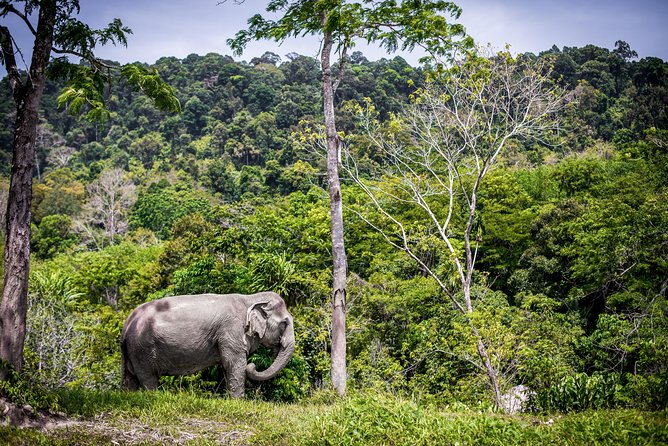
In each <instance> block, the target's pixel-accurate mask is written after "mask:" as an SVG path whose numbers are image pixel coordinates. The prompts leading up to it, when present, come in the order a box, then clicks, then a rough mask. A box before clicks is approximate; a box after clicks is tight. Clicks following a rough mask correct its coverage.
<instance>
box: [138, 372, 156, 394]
mask: <svg viewBox="0 0 668 446" xmlns="http://www.w3.org/2000/svg"><path fill="white" fill-rule="evenodd" d="M159 378H160V377H159V376H157V375H155V374H153V373H151V372H139V373H137V379H138V380H139V384H140V386H141V387H142V388H144V389H146V390H155V389H157V388H158V381H159Z"/></svg>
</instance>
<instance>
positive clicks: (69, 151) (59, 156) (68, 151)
mask: <svg viewBox="0 0 668 446" xmlns="http://www.w3.org/2000/svg"><path fill="white" fill-rule="evenodd" d="M75 153H76V149H75V148H74V147H69V146H65V145H59V146H57V147H54V148H52V149H51V151H50V152H49V156H47V157H46V162H47V163H48V164H50V165H52V166H53V167H55V168H56V169H58V168H60V167H66V166H67V165H68V164H69V163H70V160H71V159H72V157H73V156H74V154H75Z"/></svg>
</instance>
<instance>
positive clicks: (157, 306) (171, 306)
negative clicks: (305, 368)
mask: <svg viewBox="0 0 668 446" xmlns="http://www.w3.org/2000/svg"><path fill="white" fill-rule="evenodd" d="M260 345H264V346H265V347H269V348H271V349H273V351H274V352H275V353H276V358H275V359H274V362H273V363H272V365H271V366H270V367H269V368H268V369H267V370H264V371H262V372H258V371H257V370H255V364H253V363H250V364H248V365H247V364H246V362H247V358H248V356H249V355H250V354H252V353H253V352H254V351H255V350H256V349H257V348H258V347H259V346H260ZM294 349H295V334H294V327H293V322H292V316H291V315H290V313H288V310H287V308H286V306H285V302H284V301H283V299H282V298H281V297H280V296H279V295H278V294H276V293H272V292H264V293H257V294H252V295H242V294H225V295H221V294H201V295H192V296H172V297H165V298H163V299H158V300H154V301H152V302H147V303H145V304H143V305H140V306H139V307H137V308H136V309H135V310H134V311H133V312H132V313H131V314H130V316H129V317H128V319H127V321H125V325H124V326H123V333H122V335H121V355H122V363H123V387H124V388H125V389H128V390H136V389H139V388H146V389H155V388H157V386H158V380H159V378H160V377H161V376H163V375H185V374H190V373H194V372H197V371H198V370H202V369H204V368H206V367H209V366H212V365H214V364H222V366H223V368H224V369H225V378H226V382H227V387H228V390H229V392H230V395H231V396H233V397H236V398H239V397H242V396H243V395H244V385H245V378H246V377H248V378H249V379H251V380H253V381H265V380H268V379H271V378H273V377H274V376H276V375H277V374H278V372H280V371H281V370H282V369H283V367H285V365H286V364H287V363H288V361H289V360H290V357H291V356H292V353H293V352H294Z"/></svg>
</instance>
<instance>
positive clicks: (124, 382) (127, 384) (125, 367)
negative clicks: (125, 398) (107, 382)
mask: <svg viewBox="0 0 668 446" xmlns="http://www.w3.org/2000/svg"><path fill="white" fill-rule="evenodd" d="M121 386H122V388H123V389H125V390H137V389H139V380H138V379H137V376H136V375H135V373H134V369H133V367H132V361H130V358H128V346H127V343H126V340H125V337H122V338H121Z"/></svg>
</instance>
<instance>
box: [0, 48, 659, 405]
mask: <svg viewBox="0 0 668 446" xmlns="http://www.w3.org/2000/svg"><path fill="white" fill-rule="evenodd" d="M519 59H520V60H526V61H543V62H545V63H546V64H548V65H550V66H551V67H552V71H551V72H550V73H549V76H550V78H551V80H552V81H553V82H554V84H555V85H557V86H558V87H559V88H561V89H563V91H564V94H565V96H564V97H565V98H567V102H568V104H567V105H566V106H565V107H564V108H563V112H562V114H561V116H560V123H559V126H558V128H556V129H554V130H553V131H551V132H550V133H549V134H547V135H545V137H544V138H542V139H540V140H521V139H518V140H513V141H512V142H511V143H510V144H509V145H508V146H507V147H506V150H505V151H504V152H502V153H501V154H500V156H499V159H498V161H497V162H496V164H495V166H494V168H493V169H492V170H491V171H490V172H489V173H488V176H487V177H486V178H485V182H484V183H483V184H482V186H481V189H480V194H479V203H478V211H479V215H478V217H477V220H476V226H475V236H476V242H477V244H478V245H477V246H478V249H477V271H476V275H475V277H474V282H473V287H472V289H471V293H472V294H471V295H472V298H473V299H474V301H475V302H476V308H477V309H476V312H475V316H474V317H475V318H476V322H477V324H478V326H479V327H481V333H480V336H481V337H482V339H484V342H485V346H486V347H487V351H488V352H489V355H490V357H491V361H492V362H493V363H494V365H495V367H496V370H498V371H499V372H500V382H501V383H502V387H503V389H502V390H503V391H504V392H507V391H508V390H509V389H511V388H512V387H514V386H518V385H523V386H526V387H527V388H528V389H530V391H531V407H532V408H533V410H535V411H572V410H584V409H605V408H635V409H640V410H661V409H665V408H666V405H667V404H668V387H667V386H666V383H667V382H668V300H667V296H666V290H667V289H668V148H667V147H668V64H667V63H666V62H664V61H662V60H660V59H657V58H652V57H647V58H643V59H638V58H637V56H636V55H635V54H634V52H633V51H632V50H630V49H629V48H628V45H626V44H624V42H618V45H617V46H616V47H615V49H613V50H609V49H605V48H600V47H596V46H593V45H587V46H585V47H582V48H569V47H564V48H558V47H556V46H555V47H553V48H551V49H549V50H546V51H544V52H542V53H540V54H539V55H534V54H524V55H521V56H519ZM349 62H350V63H349V64H348V65H346V66H345V68H344V70H345V71H344V73H343V74H342V82H341V85H340V87H339V88H338V90H337V92H336V98H335V99H336V104H337V107H338V108H337V110H336V114H337V125H338V127H339V131H340V132H341V135H342V138H343V140H344V141H345V142H346V146H347V149H348V150H349V151H350V152H351V153H352V154H354V155H355V157H356V159H357V160H358V164H357V165H358V167H359V169H360V172H361V175H362V176H366V177H368V178H374V179H375V180H374V181H377V183H376V184H377V185H379V187H380V186H382V185H383V184H386V185H389V184H390V183H383V181H391V180H388V179H384V178H383V173H384V172H386V171H387V165H386V164H385V163H386V160H385V159H383V157H382V153H381V152H380V151H379V150H377V149H375V148H374V146H373V144H372V143H371V142H370V139H369V137H368V135H365V134H364V133H363V128H362V126H361V125H360V122H359V121H358V119H357V118H356V116H355V113H354V111H355V110H360V108H361V107H362V105H364V104H367V105H368V104H372V105H373V110H374V112H375V113H376V115H375V116H376V119H377V120H378V122H379V123H380V125H383V124H387V123H391V122H392V121H393V120H394V119H396V117H397V116H402V113H404V112H405V110H406V108H407V107H408V106H409V105H410V103H411V100H412V99H411V98H412V97H413V98H414V97H415V95H416V94H419V92H420V91H421V90H420V89H421V88H423V87H424V86H425V85H426V83H427V82H428V80H427V75H426V72H425V71H424V69H422V68H417V67H413V66H410V65H409V64H408V63H407V62H406V61H405V60H404V59H402V58H401V57H394V58H392V59H381V60H378V61H370V60H367V59H366V58H365V57H364V55H363V54H361V53H359V52H356V53H353V54H352V55H351V56H350V61H349ZM155 68H156V69H157V70H158V72H159V73H160V75H161V76H162V77H163V79H165V80H166V81H167V82H168V83H169V84H171V85H172V86H173V87H174V88H175V89H176V91H177V95H178V97H179V99H180V101H181V105H182V113H180V114H169V113H162V112H159V111H157V110H156V109H155V108H154V107H153V106H152V104H151V103H150V101H149V100H148V99H146V98H145V97H143V96H141V95H139V94H136V93H133V92H132V91H130V90H129V89H127V88H124V86H123V85H122V84H114V85H111V86H110V88H109V90H108V92H107V93H108V98H107V104H108V108H109V111H110V113H109V115H108V116H107V118H106V119H105V121H104V122H103V123H99V122H96V123H91V122H89V121H86V120H84V119H82V118H80V117H78V116H74V115H72V114H69V113H68V112H67V110H63V109H62V108H61V109H59V108H58V106H57V102H58V101H57V97H58V95H59V94H60V92H61V88H62V85H61V84H59V83H58V82H56V81H49V83H48V84H47V87H46V89H45V93H44V97H43V100H42V114H41V122H40V125H39V128H38V146H37V157H38V160H37V161H38V169H37V170H36V172H35V175H36V177H35V181H34V187H33V192H34V200H33V204H32V236H31V245H32V256H33V257H32V264H31V272H30V302H29V310H28V317H27V324H28V328H27V333H28V334H27V341H26V352H25V361H26V363H25V368H24V369H25V374H26V375H27V376H28V377H29V380H31V382H32V383H35V385H36V383H40V384H41V385H44V386H46V388H47V389H52V390H55V389H62V388H65V389H70V390H71V391H72V390H78V389H94V390H115V389H118V388H119V386H120V351H119V337H120V331H121V328H122V325H123V322H124V320H125V318H126V317H127V315H128V314H129V312H130V311H131V310H132V309H133V308H135V307H136V306H137V305H139V304H141V303H143V302H146V301H149V300H153V299H157V298H160V297H163V296H167V295H176V294H195V293H231V292H242V293H251V292H256V291H261V290H272V291H276V292H278V293H279V294H281V295H282V296H283V297H284V298H285V300H286V302H287V304H288V308H289V309H290V312H291V313H292V314H293V315H294V319H295V333H296V338H297V349H296V352H295V354H294V356H293V358H292V359H291V361H290V363H289V365H288V366H287V367H286V368H285V369H284V370H283V372H282V373H281V374H280V375H279V376H278V378H276V379H274V380H271V381H268V382H265V383H262V384H252V385H250V386H249V387H247V388H246V394H247V396H249V397H253V398H257V399H262V400H269V401H282V402H294V401H300V400H304V399H306V398H308V397H309V396H310V395H313V394H314V393H317V391H318V390H319V389H322V388H327V387H328V380H329V379H330V378H329V370H330V363H329V361H330V357H329V347H330V331H329V330H330V317H331V308H330V298H331V296H330V293H331V240H330V233H329V231H330V222H329V202H328V197H327V193H326V190H325V187H326V168H325V164H324V163H325V160H324V158H323V156H322V153H319V151H318V144H314V143H313V138H311V137H310V136H313V132H315V131H317V126H316V125H315V124H314V123H320V122H321V121H322V94H321V87H320V80H321V73H320V72H319V68H318V62H317V61H316V60H315V59H313V58H311V57H307V56H303V55H299V54H294V53H292V54H288V55H286V56H284V57H283V58H282V57H279V56H278V55H276V54H273V53H265V54H264V55H263V56H262V57H258V58H253V59H252V60H251V61H250V62H239V61H235V60H234V59H233V58H231V57H229V56H223V55H219V54H213V53H211V54H206V55H196V54H192V55H190V56H188V57H186V58H185V59H178V58H174V57H164V58H161V59H159V60H158V61H157V62H156V63H155ZM335 69H336V67H335ZM10 95H11V89H10V88H9V85H8V80H7V79H3V80H2V81H0V121H1V122H2V125H0V213H3V215H0V218H1V219H2V220H3V221H4V219H5V216H4V212H5V210H6V202H7V191H8V182H9V173H10V164H11V154H12V140H13V132H12V129H13V120H14V113H15V112H14V107H13V102H12V100H11V97H10ZM356 104H357V106H356ZM309 135H310V136H309ZM342 181H343V201H344V206H345V208H344V222H345V241H346V246H347V255H348V270H349V274H348V287H349V289H348V298H347V313H348V328H347V336H348V377H349V384H348V385H349V386H350V387H351V389H353V391H360V392H364V391H367V390H369V389H371V390H373V391H374V392H382V393H388V394H393V395H399V396H402V397H407V398H413V399H414V400H415V401H417V402H419V403H420V404H422V403H424V404H427V403H430V404H431V403H433V404H435V405H446V404H447V405H452V404H461V405H464V406H467V407H491V405H492V404H493V400H492V395H491V393H490V392H489V388H488V382H487V379H486V376H485V373H483V372H481V370H480V369H479V367H478V365H477V363H476V359H475V357H476V343H475V342H476V339H474V337H473V336H472V335H471V333H470V332H469V330H467V329H466V323H467V321H466V320H464V319H463V318H462V316H461V314H459V313H458V312H457V311H456V310H455V308H453V305H452V302H451V300H450V299H449V298H448V296H446V295H445V294H444V292H443V290H442V289H441V288H439V286H438V285H437V283H436V282H435V281H434V280H433V278H432V277H431V276H430V275H429V274H428V273H427V271H426V270H425V266H426V267H428V268H429V269H431V270H434V271H440V272H441V273H443V274H444V275H445V276H447V275H448V273H447V271H449V269H451V268H452V263H451V259H450V257H449V255H448V254H447V251H446V250H445V249H444V247H443V246H442V244H441V243H440V242H439V241H438V240H435V237H434V233H433V232H430V230H429V228H428V226H427V225H426V224H425V218H426V217H425V215H424V214H422V213H421V212H422V211H420V210H419V209H416V207H415V206H414V204H412V203H410V202H407V201H400V202H398V203H394V204H393V205H392V206H394V207H393V211H394V212H395V214H396V215H400V216H401V217H402V218H403V219H404V220H403V221H406V222H408V223H407V228H408V230H409V232H410V234H411V237H412V240H413V241H415V242H416V245H415V246H419V247H420V248H419V249H418V251H416V252H418V254H419V255H418V257H419V260H420V261H419V262H416V260H415V259H414V258H411V257H409V256H407V255H406V254H405V253H404V252H402V251H400V250H397V249H395V247H393V246H392V245H391V244H390V243H387V241H386V239H385V238H384V237H383V235H382V234H381V233H379V232H378V231H377V230H376V229H374V227H373V226H371V225H370V224H369V222H382V221H383V220H382V219H383V218H384V217H383V215H381V214H380V213H379V211H378V209H377V208H376V207H374V206H373V204H372V203H371V202H370V201H369V200H367V199H366V196H365V195H364V194H363V193H362V191H361V190H360V186H359V185H357V184H356V183H355V182H353V181H351V179H350V178H347V177H345V176H344V177H342ZM439 199H440V198H439V197H438V196H436V197H434V198H433V200H435V201H434V203H435V204H437V205H438V203H439V201H438V200H439ZM443 203H445V202H443ZM460 204H461V207H459V208H457V207H455V208H454V209H453V211H452V212H453V215H454V217H453V221H454V222H455V223H457V222H461V221H463V210H462V209H463V206H464V203H463V202H462V203H460ZM443 206H445V204H444V205H443ZM0 230H4V229H0ZM3 239H4V237H3ZM455 241H456V243H459V242H457V238H456V237H455ZM460 241H461V240H460ZM457 246H459V245H457ZM456 249H459V248H456ZM253 361H254V362H256V363H257V364H259V365H262V364H268V363H270V362H271V351H269V350H267V351H263V350H260V351H259V352H258V353H256V355H255V357H254V358H253ZM221 379H222V373H221V370H220V369H219V368H218V367H217V366H216V367H213V368H210V369H207V370H205V371H202V372H199V373H197V374H195V375H191V376H188V377H181V378H178V377H163V378H162V381H161V384H162V387H163V388H164V389H170V390H176V389H181V390H184V389H185V390H192V391H194V392H202V391H204V392H214V393H223V392H224V390H223V389H224V386H223V385H221V383H220V381H221ZM349 404H352V405H354V404H356V403H355V402H354V401H353V402H350V403H349ZM374 407H375V406H374ZM416 407H417V406H416ZM348 409H350V408H348ZM348 409H346V410H348ZM337 410H338V409H337ZM416 410H417V409H416Z"/></svg>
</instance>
